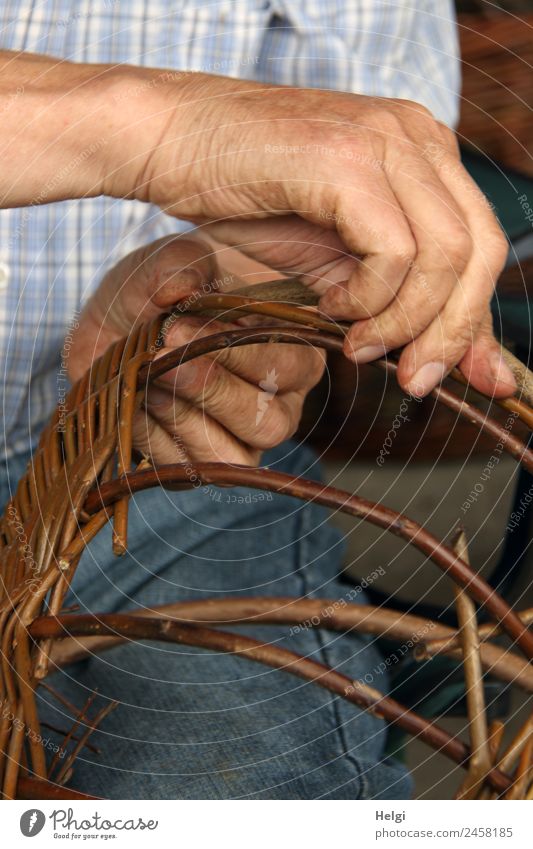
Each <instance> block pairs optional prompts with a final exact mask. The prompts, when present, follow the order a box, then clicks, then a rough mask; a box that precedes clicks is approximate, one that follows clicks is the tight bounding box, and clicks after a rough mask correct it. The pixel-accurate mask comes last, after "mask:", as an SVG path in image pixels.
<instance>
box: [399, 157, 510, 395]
mask: <svg viewBox="0 0 533 849" xmlns="http://www.w3.org/2000/svg"><path fill="white" fill-rule="evenodd" d="M446 157H448V158H446ZM445 165H447V166H448V167H445ZM437 167H438V170H439V174H440V176H441V178H442V180H443V182H445V183H446V185H447V186H448V188H449V189H450V191H452V192H453V193H454V196H455V197H456V198H457V202H458V204H459V205H460V206H461V208H462V211H463V216H464V218H465V221H466V223H467V226H468V229H469V232H470V236H471V239H472V255H471V257H470V260H469V262H468V265H467V267H466V269H465V271H464V272H463V274H462V276H461V280H460V284H459V285H458V286H456V287H455V290H454V292H453V293H452V295H451V297H450V299H449V300H448V302H447V304H446V306H445V307H444V309H443V310H442V311H441V313H440V314H439V315H438V316H437V317H436V319H435V320H434V321H433V322H432V323H431V324H430V326H429V327H428V328H427V330H425V331H424V332H423V333H422V334H421V335H420V336H419V337H418V338H417V339H416V340H415V342H413V343H412V344H411V345H409V346H407V347H406V348H405V349H404V351H403V353H402V356H401V358H400V363H399V368H398V379H399V380H400V382H401V384H402V386H404V387H405V388H407V389H408V390H409V391H411V390H413V391H414V387H415V385H416V387H417V389H418V390H419V394H423V395H425V394H427V393H428V392H430V391H431V389H433V388H434V386H436V385H437V383H439V381H440V380H441V379H442V376H443V375H444V374H446V373H447V372H448V371H449V370H450V369H451V368H452V367H453V366H454V365H457V364H458V363H459V362H460V361H461V360H462V358H463V357H464V356H465V354H466V352H467V351H468V349H469V348H470V347H471V346H472V345H473V344H474V342H475V340H476V338H477V336H478V332H479V331H480V329H481V328H482V326H483V322H484V321H486V316H487V314H488V309H489V304H490V300H491V298H492V296H493V293H494V287H495V284H496V281H497V279H498V276H499V274H500V272H501V270H502V268H503V266H504V264H505V260H506V257H507V250H508V247H507V241H506V239H505V237H504V236H503V234H502V231H501V229H500V227H499V225H498V223H497V221H496V219H495V218H494V215H493V214H492V212H491V210H490V208H489V206H488V204H487V202H486V199H485V198H484V197H483V195H482V194H481V192H480V191H479V189H478V188H477V186H476V185H475V183H474V182H473V181H472V180H471V178H470V177H469V176H468V175H467V174H466V172H464V169H463V168H462V166H461V165H460V163H458V162H457V160H455V159H454V158H452V157H450V156H449V155H448V154H447V153H444V154H443V157H442V159H440V160H439V162H438V163H437ZM489 371H490V367H489V364H488V362H487V363H485V365H484V366H483V367H482V359H481V360H480V359H479V358H478V357H476V359H475V368H474V369H473V370H472V372H471V380H472V383H473V385H474V386H476V387H477V386H478V382H479V386H480V387H481V385H485V381H486V375H487V374H488V373H489ZM492 391H494V392H496V391H497V383H496V381H494V383H493V387H492V389H491V392H492Z"/></svg>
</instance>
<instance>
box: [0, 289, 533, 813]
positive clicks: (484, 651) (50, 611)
mask: <svg viewBox="0 0 533 849" xmlns="http://www.w3.org/2000/svg"><path fill="white" fill-rule="evenodd" d="M288 291H289V290H288V289H287V285H286V283H284V284H283V285H282V288H281V289H280V290H279V291H277V290H276V288H275V285H274V288H272V285H271V284H270V288H268V287H267V288H266V289H264V288H261V287H256V288H255V290H254V293H255V294H254V297H253V298H252V297H247V296H246V295H245V294H244V295H243V294H231V295H219V294H213V295H205V296H202V297H201V298H199V299H198V300H197V301H196V302H195V304H194V305H193V306H192V309H193V310H194V311H195V312H199V313H203V314H205V315H213V314H216V315H219V317H220V316H221V314H222V315H225V316H230V317H234V316H235V315H237V314H242V313H249V314H256V315H261V316H263V317H264V316H265V315H266V316H270V317H271V319H272V322H271V324H270V325H269V326H268V327H267V326H264V324H263V325H262V326H261V327H258V328H250V327H246V328H245V329H244V330H243V329H237V330H235V329H231V330H228V331H227V332H222V333H217V334H216V335H213V336H210V337H207V338H202V339H199V340H196V341H194V342H192V343H189V344H188V345H186V346H183V347H182V348H180V349H177V350H174V351H172V352H171V353H167V354H165V355H164V356H159V357H156V355H157V353H158V350H159V348H160V346H161V343H162V337H163V335H164V326H165V321H166V320H168V316H161V317H160V318H159V319H157V320H154V321H153V322H151V323H150V324H148V325H143V326H140V327H139V328H137V329H136V330H135V331H134V332H132V334H131V335H130V336H129V337H128V338H127V339H124V340H121V341H120V342H117V343H115V344H113V345H112V346H111V347H110V348H109V349H108V350H107V352H106V353H105V354H104V355H103V356H102V357H101V358H100V359H99V360H98V361H96V362H95V363H94V364H93V366H92V368H91V370H90V371H89V372H88V373H87V374H86V375H85V377H84V378H83V379H82V380H80V381H79V382H78V383H77V384H76V385H75V386H74V387H73V388H72V390H71V391H70V393H69V395H68V397H67V399H66V402H65V404H64V405H63V406H62V407H61V409H58V410H56V412H55V414H54V416H53V417H52V419H51V421H50V423H49V424H48V426H47V427H46V429H45V430H44V432H43V434H42V436H41V439H40V442H39V446H38V448H37V450H36V451H35V453H34V455H33V460H32V463H31V465H30V466H29V468H28V470H27V472H26V474H25V475H24V476H23V477H22V479H21V480H20V482H19V484H18V488H17V490H16V493H15V495H14V497H13V498H12V499H11V500H10V501H9V503H8V505H7V507H6V510H5V512H4V515H3V517H2V519H1V524H0V563H1V576H2V582H1V586H0V594H1V595H0V623H1V627H0V633H1V639H2V666H1V672H0V700H1V703H2V714H1V725H0V783H1V787H2V794H3V798H5V799H13V798H61V799H70V798H72V799H74V798H90V797H88V796H86V795H84V794H82V793H79V792H77V791H74V790H70V789H69V788H68V786H67V783H68V779H69V777H70V775H71V774H72V768H73V764H74V766H75V759H76V756H77V755H78V753H79V752H80V750H81V748H82V747H83V746H84V745H86V744H87V740H88V738H89V736H90V734H91V732H92V731H93V730H94V728H96V727H97V725H98V724H99V723H100V722H102V721H104V720H105V715H106V714H107V713H108V712H109V710H111V709H112V708H113V707H114V706H115V705H113V704H108V705H107V706H106V708H104V710H103V711H101V712H100V713H99V714H97V715H96V716H94V717H92V718H89V715H88V707H87V705H86V706H79V715H78V718H77V720H76V722H75V723H74V725H73V727H72V728H71V729H70V731H69V732H68V733H67V734H66V735H65V739H64V740H63V742H62V749H61V757H62V763H61V768H60V770H59V771H58V770H57V757H56V758H55V759H54V762H53V763H52V764H51V765H49V764H48V763H47V760H46V758H45V748H44V746H43V738H42V733H41V724H40V720H39V711H38V706H37V701H36V691H37V690H38V688H39V687H48V686H49V685H48V684H47V682H46V677H47V675H48V674H49V673H50V672H51V671H53V670H54V669H55V668H57V667H58V666H61V665H64V664H66V663H68V662H70V661H72V660H74V659H79V658H80V656H83V654H84V652H87V653H89V652H91V653H94V652H97V651H100V650H103V649H105V648H106V647H109V646H110V645H112V644H113V645H115V644H116V643H117V641H120V639H121V638H127V639H128V640H135V639H150V640H164V641H179V642H181V643H185V644H187V645H193V646H200V647H205V648H208V649H209V650H211V651H213V650H215V651H223V652H234V653H236V654H240V653H244V654H245V656H246V660H247V661H250V660H254V661H257V662H259V663H262V664H267V665H270V666H272V667H277V668H284V669H286V671H287V672H290V673H291V674H294V675H297V676H300V677H302V678H305V679H308V680H312V681H314V682H315V684H316V685H317V686H320V687H324V688H327V689H328V690H330V691H332V692H333V693H335V694H337V695H338V696H339V697H341V698H343V699H347V700H348V701H350V702H352V703H353V704H354V705H357V706H358V707H359V708H362V709H365V710H370V711H372V712H374V713H375V714H377V715H379V716H381V717H383V718H385V719H386V720H388V721H389V722H391V723H394V724H396V725H397V726H399V727H400V728H402V729H403V730H405V731H406V732H408V733H410V734H414V735H416V736H418V737H419V738H421V739H422V740H423V741H425V742H426V743H427V744H428V745H429V746H431V747H433V748H434V749H437V750H439V751H440V752H442V753H444V754H445V755H447V756H448V757H449V758H450V759H451V760H452V761H454V762H455V763H458V764H461V765H462V766H464V768H465V770H466V773H465V780H464V782H463V783H462V785H461V787H460V788H459V790H458V793H457V795H458V796H459V797H462V798H475V797H477V798H490V797H493V798H525V797H529V798H531V797H532V796H533V790H532V788H533V772H532V765H531V764H532V760H533V759H532V748H533V736H532V731H533V717H530V719H529V721H528V722H527V723H526V724H525V725H524V727H523V728H521V729H520V731H519V733H518V734H517V735H516V736H515V738H514V739H513V740H512V742H511V743H510V744H509V745H508V746H507V748H506V749H505V750H504V751H500V745H499V744H500V741H501V738H502V733H503V730H504V727H503V723H492V724H491V725H488V724H487V718H486V711H485V704H484V690H483V675H484V673H485V672H486V671H487V670H490V673H491V675H493V676H495V677H498V678H500V679H501V680H503V681H505V682H513V683H514V684H515V685H516V686H519V687H521V688H522V689H523V690H525V691H526V692H527V693H532V692H533V669H532V667H531V660H532V658H533V633H532V632H531V631H530V630H529V628H528V626H529V624H530V623H531V622H532V621H533V611H530V610H526V611H520V612H517V611H514V610H512V609H510V607H509V606H508V605H507V603H506V602H505V601H504V599H503V598H501V597H500V596H499V595H498V593H497V592H496V591H495V590H494V589H492V588H491V587H490V586H489V585H488V584H487V583H486V582H485V581H484V580H483V579H482V578H481V577H480V576H479V575H478V574H477V573H476V572H475V570H474V569H472V568H471V567H470V565H469V563H468V554H467V551H466V543H465V539H464V534H459V535H458V537H457V540H456V543H455V545H454V546H452V547H450V546H448V545H445V544H444V543H442V542H440V541H439V540H438V539H436V538H435V537H434V536H432V535H431V534H430V533H429V532H428V531H427V530H425V529H424V528H422V527H420V526H419V525H417V524H416V523H415V522H413V521H411V520H410V519H409V518H407V517H406V516H402V515H400V514H398V513H396V512H395V511H393V510H391V509H388V508H387V507H385V506H383V505H382V504H374V503H372V502H370V501H367V500H365V499H364V498H361V497H359V496H355V495H351V494H350V493H346V492H342V491H340V490H336V489H332V488H328V487H324V486H323V485H322V484H317V483H315V482H313V481H310V480H305V479H301V478H298V479H292V478H291V477H290V476H288V475H285V474H281V473H277V472H273V471H270V470H268V469H261V468H248V467H235V466H226V465H224V464H218V463H199V464H197V465H196V467H195V472H196V475H197V476H198V478H199V479H201V480H202V481H203V483H205V484H212V485H215V486H217V485H219V486H242V485H244V486H249V487H254V488H257V489H265V490H269V491H273V492H275V491H281V490H282V491H283V492H284V493H286V494H289V495H293V496H296V497H298V498H300V499H304V500H306V499H307V500H310V499H314V500H315V501H317V502H319V503H321V504H324V505H326V506H328V507H332V508H335V509H336V510H340V511H342V512H344V513H348V514H350V515H352V516H355V517H358V518H363V519H365V520H367V521H369V522H372V523H374V524H376V525H378V526H380V527H382V528H385V529H387V530H388V531H390V532H391V533H393V534H395V535H397V536H399V537H401V538H402V539H403V540H404V541H408V542H409V543H410V544H412V545H413V546H415V547H417V548H418V549H419V550H421V551H422V552H424V554H425V555H426V556H427V557H429V558H430V559H431V560H432V561H433V562H434V564H435V565H436V566H437V567H438V568H440V569H441V570H443V571H444V572H446V573H447V575H448V576H449V577H450V579H451V581H452V582H453V584H454V588H455V594H456V606H457V618H458V623H459V627H458V629H453V628H449V627H446V626H443V625H442V624H440V623H439V622H433V623H429V620H423V619H421V618H419V617H415V616H412V615H408V614H404V613H398V612H397V611H395V610H393V609H387V608H383V607H379V608H373V607H371V606H369V605H355V604H347V605H345V606H342V607H340V606H338V607H335V606H334V605H333V607H332V601H331V600H329V599H322V600H320V599H319V600H316V599H314V600H306V599H297V598H294V599H283V600H281V601H282V603H280V599H279V598H276V599H269V598H265V597H261V598H248V599H243V598H242V597H239V598H234V599H231V598H227V599H224V600H223V601H220V600H206V601H201V602H198V601H195V602H184V603H175V604H173V605H166V606H165V608H164V609H161V610H160V611H155V612H154V614H153V615H151V616H150V617H147V616H146V615H143V614H142V613H141V612H140V611H139V612H138V613H136V612H133V613H129V614H106V613H102V612H100V611H95V612H94V614H76V613H68V614H62V612H61V611H62V608H63V601H64V598H65V594H66V592H67V590H68V588H69V585H70V582H71V580H72V577H73V575H74V573H75V570H76V567H77V565H78V563H79V561H80V557H81V555H82V553H83V551H84V549H85V547H86V546H87V544H88V543H89V542H90V540H91V539H93V538H94V537H95V535H96V534H98V532H99V531H100V530H101V529H102V528H103V527H104V526H105V525H106V524H107V523H108V522H112V523H113V549H114V552H115V554H117V555H119V554H121V553H123V552H125V550H126V547H127V532H128V502H129V498H130V497H131V495H132V494H133V493H135V492H138V491H140V490H143V489H147V488H150V487H154V486H164V487H169V488H173V489H188V488H191V487H192V484H191V481H190V479H189V477H190V469H189V477H188V475H187V471H186V466H185V464H174V465H169V466H162V467H159V468H153V467H152V466H151V464H150V462H149V460H148V459H146V458H145V459H143V460H141V461H140V462H135V461H134V452H133V448H132V422H133V416H134V413H135V411H136V410H137V409H139V407H140V406H141V405H142V403H143V396H144V392H145V389H146V386H147V385H148V384H149V382H150V381H152V380H154V379H155V378H156V377H158V376H160V375H161V374H163V373H164V372H166V371H167V370H169V369H171V368H175V367H176V366H179V364H180V363H183V362H186V361H190V360H192V359H194V358H196V357H199V356H202V355H204V354H206V353H211V352H215V351H217V350H221V349H223V348H227V347H230V346H239V345H248V344H259V343H270V344H272V343H277V344H284V343H290V344H304V345H309V344H311V345H315V346H318V347H321V348H323V349H326V350H329V351H339V350H342V343H343V338H342V337H343V335H344V331H345V326H343V325H339V324H335V323H333V322H330V321H328V320H326V319H325V318H324V317H323V316H321V315H320V314H319V313H318V312H317V311H316V309H314V308H313V307H312V306H310V305H309V304H310V300H309V294H308V293H304V292H303V290H302V289H301V288H299V287H298V285H297V284H295V285H294V286H293V287H292V289H291V290H290V292H291V294H290V299H291V303H284V302H280V301H279V294H280V292H283V293H285V298H287V297H288V295H287V292H288ZM302 304H303V305H302ZM263 320H264V319H263ZM506 357H507V358H508V360H509V362H510V363H511V365H512V367H513V369H514V371H515V374H516V376H517V379H518V383H519V392H518V393H517V394H518V395H519V396H520V397H516V398H511V399H507V400H506V401H503V402H499V403H500V404H501V406H502V407H504V408H505V409H506V410H507V411H512V412H513V413H514V415H515V417H516V418H517V419H518V418H520V419H522V420H523V421H524V422H525V423H526V424H527V425H528V426H529V427H530V428H533V411H532V409H531V406H529V405H530V404H531V402H532V400H533V388H532V376H531V374H530V373H529V372H527V370H525V369H524V367H523V366H521V365H520V364H519V363H518V362H517V361H515V360H514V358H512V357H511V355H507V354H506ZM377 365H378V367H380V368H384V369H388V370H390V371H391V372H394V370H395V368H396V366H395V364H394V362H392V361H391V360H389V361H387V362H383V361H382V362H380V363H378V364H377ZM453 376H455V378H456V379H457V380H460V376H459V375H458V373H455V372H454V374H453V375H452V377H453ZM463 389H464V387H463ZM434 396H435V397H436V398H438V400H439V401H440V402H442V403H444V404H446V405H447V406H449V407H450V408H451V409H452V410H454V411H455V412H456V413H457V414H459V415H461V416H464V417H465V418H466V419H467V420H468V421H469V422H470V423H471V424H472V426H475V427H478V428H481V429H484V430H485V431H487V432H488V433H489V434H490V435H491V436H493V437H497V438H498V439H499V440H501V441H502V444H503V448H504V450H505V451H507V452H508V453H510V454H511V455H512V456H513V457H515V458H516V459H517V460H518V461H519V462H521V463H522V464H523V465H524V466H525V467H526V468H528V469H529V470H530V471H533V452H532V451H530V450H529V449H528V448H527V447H526V445H525V444H524V442H522V441H521V440H520V439H519V438H518V437H517V436H515V435H514V434H512V433H511V431H510V430H509V429H505V428H504V427H503V426H502V425H500V424H499V423H498V422H497V421H496V420H495V419H492V418H490V417H488V416H487V414H486V413H484V412H481V411H480V410H478V409H477V408H476V407H475V406H473V405H472V404H470V403H467V401H466V400H465V398H464V395H463V396H461V395H459V394H455V393H454V392H452V391H450V390H449V389H445V388H444V387H439V388H437V389H436V390H435V391H434ZM195 480H196V478H195ZM476 603H477V604H479V605H482V606H483V608H484V612H485V613H489V614H490V619H491V621H490V622H488V623H486V624H483V625H478V623H477V614H476ZM325 610H326V611H327V613H324V611H325ZM332 610H333V612H332ZM310 619H312V621H313V623H315V622H316V623H318V624H317V625H316V627H325V628H329V629H335V630H340V631H343V630H345V631H347V630H351V629H355V630H357V631H360V632H362V633H371V634H374V635H380V634H383V633H384V632H386V633H387V638H388V639H396V638H398V639H402V640H404V639H405V638H406V637H410V636H411V635H412V634H413V633H414V632H418V633H421V632H422V633H425V634H428V633H431V640H428V641H427V642H426V643H424V644H422V645H420V644H419V645H418V646H417V653H418V655H419V656H422V655H423V656H424V657H426V658H427V657H431V656H433V655H435V654H440V653H444V654H448V655H450V656H452V657H455V658H460V659H461V658H462V661H463V667H464V675H465V682H466V689H467V706H468V715H469V729H470V745H467V744H465V743H464V742H462V741H461V740H459V739H458V738H454V737H452V736H450V735H449V734H448V733H447V732H446V731H445V730H444V729H443V728H441V727H440V726H439V725H437V724H436V723H434V722H431V721H429V720H427V719H424V718H423V717H421V716H419V715H418V714H416V713H414V712H412V711H411V710H409V709H407V708H405V707H404V706H402V705H401V704H399V703H398V702H396V701H395V700H394V699H392V698H390V697H388V696H384V695H382V694H381V693H380V692H378V691H377V690H375V689H373V688H371V687H369V686H367V685H366V684H364V683H363V682H360V683H358V682H353V681H351V680H350V679H349V678H347V677H346V676H344V675H342V674H340V673H339V672H336V671H334V670H332V669H328V668H327V667H326V666H324V665H322V664H320V663H317V662H316V661H312V660H310V659H308V658H304V657H299V656H297V655H296V654H294V653H293V652H291V651H288V650H286V649H283V648H280V647H276V646H273V645H268V646H265V645H264V644H262V643H259V642H257V643H256V642H255V641H254V640H253V639H251V638H249V637H245V636H241V635H240V634H239V635H237V634H233V633H230V632H228V631H227V630H226V629H225V628H220V625H223V624H224V623H230V622H231V623H242V622H246V621H252V620H253V621H255V622H257V621H258V620H260V621H262V622H263V623H269V622H272V623H280V622H285V623H294V624H298V623H301V622H304V621H307V620H310ZM428 623H429V624H428ZM424 628H425V630H421V629H424ZM500 633H505V634H507V635H508V636H509V637H510V638H511V648H502V647H501V646H500V645H498V644H497V643H495V642H494V638H495V637H496V636H498V634H500ZM245 662H246V661H245V660H243V663H245ZM75 732H77V733H75ZM54 770H55V771H54Z"/></svg>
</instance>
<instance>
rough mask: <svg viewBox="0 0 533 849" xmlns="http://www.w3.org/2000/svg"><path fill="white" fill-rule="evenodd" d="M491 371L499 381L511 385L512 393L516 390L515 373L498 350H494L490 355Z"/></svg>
mask: <svg viewBox="0 0 533 849" xmlns="http://www.w3.org/2000/svg"><path fill="white" fill-rule="evenodd" d="M490 373H491V375H492V377H493V378H494V380H496V381H497V382H498V383H504V384H505V385H506V386H508V387H509V394H510V395H512V394H513V393H514V392H515V391H516V380H515V378H514V374H513V373H512V371H511V369H510V368H509V366H508V365H507V363H506V362H505V360H504V359H503V357H502V355H501V354H499V353H498V351H493V353H492V354H491V355H490Z"/></svg>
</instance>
